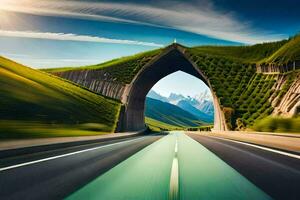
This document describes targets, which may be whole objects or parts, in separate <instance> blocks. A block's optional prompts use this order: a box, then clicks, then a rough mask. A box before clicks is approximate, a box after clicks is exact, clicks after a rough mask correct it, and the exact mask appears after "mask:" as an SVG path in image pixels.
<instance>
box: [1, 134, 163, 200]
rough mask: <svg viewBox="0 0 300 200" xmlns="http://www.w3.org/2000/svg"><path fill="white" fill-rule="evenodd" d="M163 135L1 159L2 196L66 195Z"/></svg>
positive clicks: (41, 197)
mask: <svg viewBox="0 0 300 200" xmlns="http://www.w3.org/2000/svg"><path fill="white" fill-rule="evenodd" d="M161 137H162V136H159V135H158V136H154V135H151V136H141V137H135V138H128V139H122V140H114V141H108V142H100V143H95V144H88V145H80V146H75V147H69V148H63V149H58V150H54V151H46V152H38V153H34V154H30V155H24V156H17V157H10V158H6V159H1V160H0V166H1V167H0V198H1V199H61V198H64V197H65V196H66V195H68V194H70V193H72V192H74V191H76V190H77V189H78V188H80V187H82V186H83V185H85V184H87V183H88V182H90V181H91V180H92V179H94V178H95V177H97V176H99V175H101V174H103V173H105V172H106V171H107V170H109V169H111V168H112V167H114V166H116V165H117V164H118V163H120V162H122V161H123V160H125V159H126V158H128V157H130V156H131V155H133V154H135V153H136V152H138V151H140V150H141V149H143V148H145V147H146V146H148V145H149V144H151V143H153V142H154V141H156V140H158V139H159V138H161Z"/></svg>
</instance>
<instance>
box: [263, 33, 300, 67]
mask: <svg viewBox="0 0 300 200" xmlns="http://www.w3.org/2000/svg"><path fill="white" fill-rule="evenodd" d="M296 60H300V34H299V35H297V36H295V37H292V38H291V39H290V40H289V42H287V43H285V44H284V45H283V46H282V47H281V48H279V49H278V51H276V52H274V53H273V54H272V55H271V56H269V57H267V58H266V59H264V60H263V62H266V63H277V64H285V63H288V62H292V61H296Z"/></svg>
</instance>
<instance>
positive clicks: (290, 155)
mask: <svg viewBox="0 0 300 200" xmlns="http://www.w3.org/2000/svg"><path fill="white" fill-rule="evenodd" d="M208 137H211V138H216V139H220V140H225V141H230V142H235V143H238V144H243V145H247V146H251V147H255V148H258V149H263V150H265V151H270V152H273V153H278V154H281V155H285V156H289V157H292V158H296V159H300V155H296V154H292V153H287V152H284V151H280V150H276V149H271V148H268V147H263V146H259V145H255V144H250V143H246V142H240V141H236V140H231V139H227V138H220V137H215V136H208Z"/></svg>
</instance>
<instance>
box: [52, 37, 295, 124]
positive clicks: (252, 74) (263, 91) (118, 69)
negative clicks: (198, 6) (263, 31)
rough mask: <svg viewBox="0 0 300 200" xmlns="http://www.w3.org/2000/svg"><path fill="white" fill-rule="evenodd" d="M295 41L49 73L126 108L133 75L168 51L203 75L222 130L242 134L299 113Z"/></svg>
mask: <svg viewBox="0 0 300 200" xmlns="http://www.w3.org/2000/svg"><path fill="white" fill-rule="evenodd" d="M299 40H300V35H298V36H295V37H293V38H290V39H289V40H283V41H279V42H272V43H264V44H257V45H253V46H234V47H232V46H226V47H222V46H200V47H194V48H186V47H183V46H181V45H177V44H173V45H171V46H169V47H167V48H165V49H160V50H157V51H152V52H147V53H142V54H139V55H137V56H133V57H128V58H121V59H119V60H114V61H112V62H109V63H105V64H103V65H95V66H87V67H80V68H68V69H54V70H51V71H49V72H51V73H53V74H55V75H57V76H60V77H62V78H65V79H68V80H71V81H73V82H76V83H78V84H80V85H83V86H85V87H87V88H89V89H90V90H92V91H95V92H97V93H100V94H103V95H105V96H109V97H112V98H115V99H119V100H121V102H122V103H124V104H125V105H126V102H127V100H128V95H129V92H130V89H131V87H132V84H133V83H134V81H135V78H136V76H137V75H138V74H139V73H141V72H142V71H143V70H144V69H146V68H147V67H151V65H152V64H153V63H156V62H157V60H158V59H160V58H162V57H164V55H165V54H167V53H168V52H169V50H170V49H172V48H173V49H175V50H177V51H178V52H179V54H180V53H181V54H183V55H184V56H185V57H186V58H187V59H188V60H189V61H190V62H191V63H192V64H193V65H194V66H196V67H197V68H198V69H199V70H200V72H201V73H202V74H203V75H202V76H203V78H204V79H205V80H207V82H208V83H207V84H209V85H210V86H211V89H212V90H213V92H214V94H215V96H216V98H217V102H218V104H219V105H220V109H221V111H222V113H223V115H224V118H225V121H226V124H227V127H228V128H229V129H244V128H249V127H250V128H251V127H252V125H253V124H254V123H255V121H257V120H259V119H260V118H263V117H265V116H268V115H270V114H274V115H284V116H294V115H297V113H298V112H299V109H298V107H299V99H300V94H299V87H300V84H299V81H298V80H299V66H300V61H299V55H300V51H299V49H300V48H299ZM163 67H164V66H161V69H162V70H164V68H163ZM215 103H216V102H215Z"/></svg>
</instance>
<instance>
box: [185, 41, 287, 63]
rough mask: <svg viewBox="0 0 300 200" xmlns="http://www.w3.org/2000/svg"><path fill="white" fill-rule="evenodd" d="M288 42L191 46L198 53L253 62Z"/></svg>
mask: <svg viewBox="0 0 300 200" xmlns="http://www.w3.org/2000/svg"><path fill="white" fill-rule="evenodd" d="M287 42H288V41H287V40H282V41H279V42H269V43H262V44H256V45H252V46H199V47H193V48H190V51H191V52H193V53H197V54H205V55H212V56H219V57H224V58H228V59H234V60H238V61H242V62H247V63H248V62H251V63H253V62H257V61H259V60H261V59H264V58H266V57H268V56H271V55H272V54H273V53H275V52H276V51H277V50H278V49H279V48H280V47H282V46H283V45H285V44H286V43H287Z"/></svg>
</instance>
